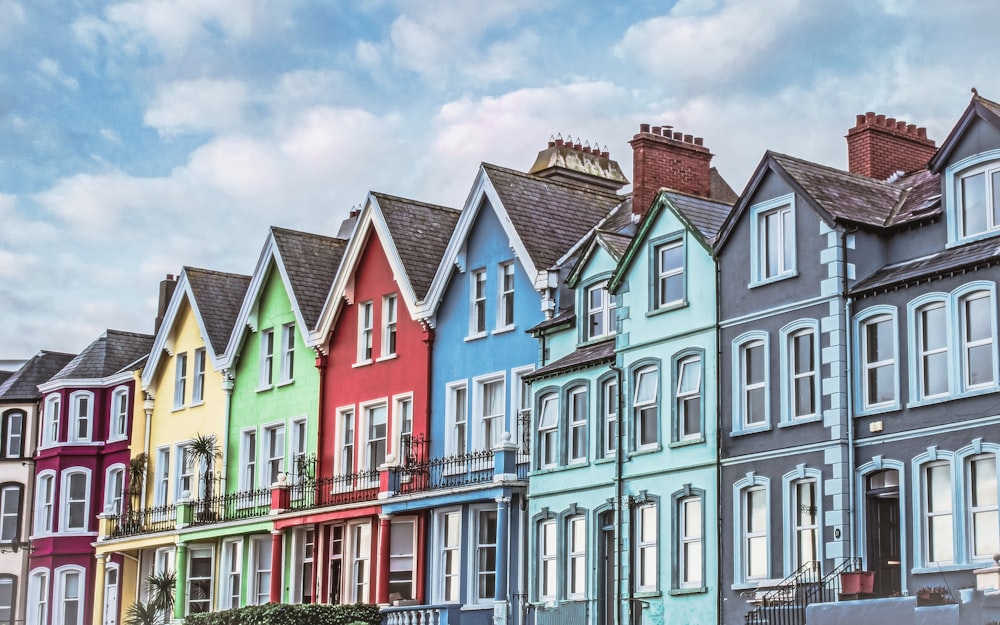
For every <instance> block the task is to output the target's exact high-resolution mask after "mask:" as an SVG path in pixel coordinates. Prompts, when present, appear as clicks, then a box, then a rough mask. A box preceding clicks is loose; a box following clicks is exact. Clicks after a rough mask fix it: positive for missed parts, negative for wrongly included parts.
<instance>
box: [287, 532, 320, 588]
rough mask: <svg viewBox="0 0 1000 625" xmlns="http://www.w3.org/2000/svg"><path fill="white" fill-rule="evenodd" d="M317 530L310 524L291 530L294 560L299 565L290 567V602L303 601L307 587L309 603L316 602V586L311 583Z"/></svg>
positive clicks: (315, 556) (314, 562) (315, 557)
mask: <svg viewBox="0 0 1000 625" xmlns="http://www.w3.org/2000/svg"><path fill="white" fill-rule="evenodd" d="M316 535H317V532H316V530H315V529H314V528H313V527H312V526H306V527H298V528H295V529H294V530H293V531H292V545H293V549H294V552H293V553H294V554H295V556H294V557H295V558H296V560H295V561H296V562H297V563H298V564H299V566H295V567H292V575H291V585H292V603H305V598H306V595H305V594H304V593H303V591H304V590H306V588H307V587H308V589H309V595H308V597H309V603H316V588H315V586H314V585H313V584H314V579H313V572H314V571H315V570H316V564H317V561H318V557H317V555H318V554H317V553H316V546H317V545H316Z"/></svg>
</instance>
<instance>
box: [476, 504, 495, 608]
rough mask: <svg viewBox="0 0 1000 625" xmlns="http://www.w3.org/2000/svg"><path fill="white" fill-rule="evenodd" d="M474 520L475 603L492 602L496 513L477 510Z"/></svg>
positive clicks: (493, 594) (493, 592)
mask: <svg viewBox="0 0 1000 625" xmlns="http://www.w3.org/2000/svg"><path fill="white" fill-rule="evenodd" d="M474 518H475V519H476V529H475V532H476V534H475V535H476V545H475V547H476V560H475V563H474V566H475V570H474V575H475V579H476V595H475V598H474V599H475V601H476V602H477V603H479V602H483V601H493V598H494V596H495V595H496V583H497V569H496V566H497V511H496V509H495V508H494V509H492V510H477V511H475V517H474Z"/></svg>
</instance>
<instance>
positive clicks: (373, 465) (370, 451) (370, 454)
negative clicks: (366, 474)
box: [365, 404, 389, 471]
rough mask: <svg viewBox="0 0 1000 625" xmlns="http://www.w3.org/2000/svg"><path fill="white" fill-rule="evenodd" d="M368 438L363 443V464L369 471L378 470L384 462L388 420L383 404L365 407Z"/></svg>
mask: <svg viewBox="0 0 1000 625" xmlns="http://www.w3.org/2000/svg"><path fill="white" fill-rule="evenodd" d="M365 424H366V425H367V432H368V440H367V443H366V445H365V465H366V468H367V469H368V470H369V471H378V468H379V467H380V466H382V465H383V464H385V450H386V435H387V434H388V427H389V421H388V416H387V414H386V407H385V404H379V405H377V406H368V407H366V408H365Z"/></svg>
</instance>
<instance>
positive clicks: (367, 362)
mask: <svg viewBox="0 0 1000 625" xmlns="http://www.w3.org/2000/svg"><path fill="white" fill-rule="evenodd" d="M374 362H375V361H374V360H370V359H369V360H360V361H358V362H356V363H354V364H353V365H351V368H352V369H357V368H359V367H367V366H368V365H370V364H372V363H374Z"/></svg>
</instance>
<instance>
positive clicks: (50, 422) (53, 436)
mask: <svg viewBox="0 0 1000 625" xmlns="http://www.w3.org/2000/svg"><path fill="white" fill-rule="evenodd" d="M61 411H62V398H61V397H60V395H59V393H58V392H56V393H52V394H51V395H49V396H48V397H46V398H45V416H44V421H45V425H44V426H43V427H42V446H43V447H49V446H51V445H55V444H56V443H58V442H59V417H60V413H61Z"/></svg>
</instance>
